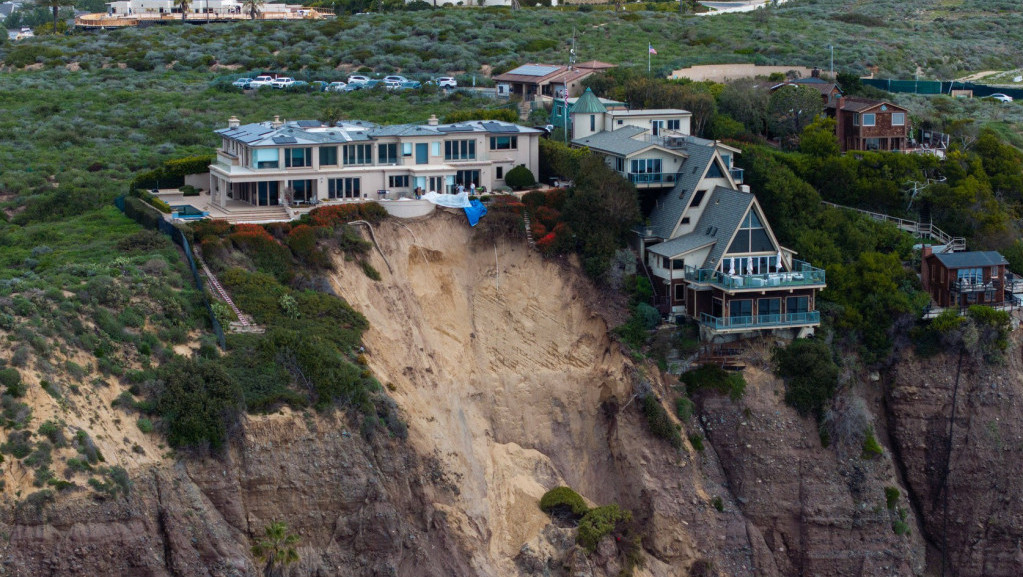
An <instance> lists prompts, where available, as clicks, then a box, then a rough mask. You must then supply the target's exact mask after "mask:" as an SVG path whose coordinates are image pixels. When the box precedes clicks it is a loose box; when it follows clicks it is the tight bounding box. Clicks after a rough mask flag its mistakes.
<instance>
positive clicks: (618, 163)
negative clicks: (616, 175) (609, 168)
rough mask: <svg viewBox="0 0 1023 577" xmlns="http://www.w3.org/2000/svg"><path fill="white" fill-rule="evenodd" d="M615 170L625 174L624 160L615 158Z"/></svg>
mask: <svg viewBox="0 0 1023 577" xmlns="http://www.w3.org/2000/svg"><path fill="white" fill-rule="evenodd" d="M615 170H617V171H618V172H625V159H624V158H619V157H615Z"/></svg>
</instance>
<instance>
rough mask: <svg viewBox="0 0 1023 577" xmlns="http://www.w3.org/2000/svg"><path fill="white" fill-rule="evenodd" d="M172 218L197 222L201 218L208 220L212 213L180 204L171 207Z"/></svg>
mask: <svg viewBox="0 0 1023 577" xmlns="http://www.w3.org/2000/svg"><path fill="white" fill-rule="evenodd" d="M171 211H173V212H171V216H172V217H173V218H181V219H184V220H196V219H200V218H206V217H207V216H209V215H210V213H208V212H206V211H204V210H199V209H198V208H195V207H194V206H192V205H190V204H178V205H174V206H172V207H171Z"/></svg>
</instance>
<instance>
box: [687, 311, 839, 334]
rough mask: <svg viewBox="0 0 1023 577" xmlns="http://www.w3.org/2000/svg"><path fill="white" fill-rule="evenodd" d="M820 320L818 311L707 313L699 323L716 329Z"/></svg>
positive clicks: (785, 324) (787, 325) (798, 324)
mask: <svg viewBox="0 0 1023 577" xmlns="http://www.w3.org/2000/svg"><path fill="white" fill-rule="evenodd" d="M820 322H821V313H820V311H807V312H801V313H784V314H773V315H753V316H738V317H715V316H712V315H709V314H707V313H702V314H701V315H700V324H703V325H705V326H707V327H709V328H711V329H713V330H716V331H727V330H745V329H774V328H784V327H794V326H810V325H819V324H820Z"/></svg>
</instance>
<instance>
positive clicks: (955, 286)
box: [949, 278, 1002, 293]
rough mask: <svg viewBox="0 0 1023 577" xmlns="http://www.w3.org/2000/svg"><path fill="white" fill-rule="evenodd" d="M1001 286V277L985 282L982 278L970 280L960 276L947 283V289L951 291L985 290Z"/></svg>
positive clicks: (969, 291)
mask: <svg viewBox="0 0 1023 577" xmlns="http://www.w3.org/2000/svg"><path fill="white" fill-rule="evenodd" d="M1000 288H1002V279H1000V278H993V279H991V280H989V281H987V282H984V281H982V280H972V279H968V278H961V279H956V280H953V281H951V282H950V283H949V290H950V291H951V292H959V293H971V292H985V291H993V290H995V289H1000Z"/></svg>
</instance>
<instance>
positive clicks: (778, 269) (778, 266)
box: [774, 248, 781, 272]
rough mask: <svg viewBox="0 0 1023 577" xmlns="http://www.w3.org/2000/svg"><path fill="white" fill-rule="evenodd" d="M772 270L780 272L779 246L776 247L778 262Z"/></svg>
mask: <svg viewBox="0 0 1023 577" xmlns="http://www.w3.org/2000/svg"><path fill="white" fill-rule="evenodd" d="M774 271H775V272H780V271H781V249H780V248H779V249H778V263H777V264H776V265H775V267H774Z"/></svg>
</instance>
